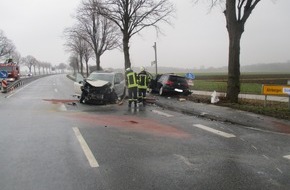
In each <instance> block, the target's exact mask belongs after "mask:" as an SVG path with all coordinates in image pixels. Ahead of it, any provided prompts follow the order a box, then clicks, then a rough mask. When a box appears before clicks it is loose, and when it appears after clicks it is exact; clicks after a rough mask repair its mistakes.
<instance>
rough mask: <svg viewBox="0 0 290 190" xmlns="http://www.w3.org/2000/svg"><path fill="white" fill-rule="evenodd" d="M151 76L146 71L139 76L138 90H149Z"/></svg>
mask: <svg viewBox="0 0 290 190" xmlns="http://www.w3.org/2000/svg"><path fill="white" fill-rule="evenodd" d="M149 80H150V79H149V76H148V74H147V73H146V72H145V71H142V72H140V73H139V74H138V88H139V89H147V87H148V84H149Z"/></svg>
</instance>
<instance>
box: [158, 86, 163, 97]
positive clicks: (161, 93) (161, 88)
mask: <svg viewBox="0 0 290 190" xmlns="http://www.w3.org/2000/svg"><path fill="white" fill-rule="evenodd" d="M159 95H160V96H163V95H164V92H163V86H161V87H160V89H159Z"/></svg>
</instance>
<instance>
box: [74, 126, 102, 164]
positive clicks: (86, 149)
mask: <svg viewBox="0 0 290 190" xmlns="http://www.w3.org/2000/svg"><path fill="white" fill-rule="evenodd" d="M73 131H74V132H75V135H76V137H77V139H78V141H79V143H80V145H81V147H82V149H83V151H84V153H85V155H86V157H87V159H88V161H89V163H90V166H91V167H92V168H97V167H99V164H98V162H97V160H96V158H95V157H94V155H93V153H92V151H91V149H90V148H89V146H88V144H87V142H86V141H85V139H84V138H83V136H82V134H81V132H80V130H79V128H77V127H73Z"/></svg>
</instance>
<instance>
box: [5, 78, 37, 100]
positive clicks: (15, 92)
mask: <svg viewBox="0 0 290 190" xmlns="http://www.w3.org/2000/svg"><path fill="white" fill-rule="evenodd" d="M35 82H36V81H34V82H31V83H28V84H27V85H24V86H23V87H22V88H17V89H16V90H15V91H13V93H12V94H10V95H8V96H6V98H10V97H12V96H14V95H15V94H17V93H18V92H20V91H22V90H24V89H25V88H26V87H28V86H30V85H32V84H33V83H35Z"/></svg>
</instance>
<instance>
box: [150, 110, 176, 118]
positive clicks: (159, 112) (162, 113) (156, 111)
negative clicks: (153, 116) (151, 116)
mask: <svg viewBox="0 0 290 190" xmlns="http://www.w3.org/2000/svg"><path fill="white" fill-rule="evenodd" d="M152 112H153V113H157V114H159V115H162V116H165V117H173V115H170V114H168V113H164V112H162V111H158V110H152Z"/></svg>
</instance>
